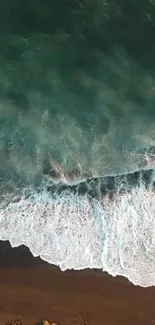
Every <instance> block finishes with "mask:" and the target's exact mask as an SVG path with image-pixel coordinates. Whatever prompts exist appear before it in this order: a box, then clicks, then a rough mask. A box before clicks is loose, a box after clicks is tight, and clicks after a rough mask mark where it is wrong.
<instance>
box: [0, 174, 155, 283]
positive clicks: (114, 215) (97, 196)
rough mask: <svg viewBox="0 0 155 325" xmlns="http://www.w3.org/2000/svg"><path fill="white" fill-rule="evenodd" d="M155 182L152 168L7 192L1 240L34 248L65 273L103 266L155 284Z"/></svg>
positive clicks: (0, 220) (0, 221)
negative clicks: (73, 182) (73, 183)
mask: <svg viewBox="0 0 155 325" xmlns="http://www.w3.org/2000/svg"><path fill="white" fill-rule="evenodd" d="M154 181H155V174H154V171H153V170H147V171H140V172H136V173H133V174H127V175H122V176H116V177H104V178H96V179H92V180H89V181H87V182H83V183H79V184H78V185H74V186H69V185H66V184H57V185H56V184H54V183H53V184H52V183H51V186H45V182H44V181H42V183H41V182H40V184H39V186H38V187H37V186H36V187H32V186H31V187H27V188H25V189H24V190H21V189H20V190H19V191H16V193H15V192H14V194H13V192H12V191H10V193H11V194H9V191H8V193H4V195H3V196H2V194H1V206H0V239H1V240H9V241H10V243H11V245H12V247H16V246H19V245H21V244H24V245H26V246H28V247H29V248H30V250H31V252H32V254H33V255H34V256H40V257H41V258H42V259H43V260H45V261H47V262H49V263H52V264H55V265H58V266H59V267H60V268H61V270H63V271H65V270H67V269H75V270H81V269H84V268H98V269H102V270H103V271H107V272H108V273H109V274H111V275H113V276H116V275H122V276H125V277H127V278H128V279H129V280H130V281H131V282H132V283H134V284H135V285H140V286H143V287H148V286H151V285H155V203H154V202H155V191H154ZM1 193H2V191H1Z"/></svg>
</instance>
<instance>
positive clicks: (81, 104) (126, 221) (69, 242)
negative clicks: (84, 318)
mask: <svg viewBox="0 0 155 325" xmlns="http://www.w3.org/2000/svg"><path fill="white" fill-rule="evenodd" d="M0 41H1V46H0V188H1V192H0V239H1V240H9V241H10V242H11V245H12V246H13V247H14V246H18V245H21V244H25V245H26V246H28V247H29V248H30V250H31V252H32V253H33V255H34V256H40V257H41V258H42V259H43V260H46V261H48V262H49V263H52V264H55V265H58V266H59V267H60V268H61V269H62V270H66V269H76V270H80V269H84V268H99V269H103V271H107V272H108V273H109V274H112V275H113V276H116V275H123V276H125V277H127V278H128V279H129V280H130V281H131V282H133V283H134V284H135V285H140V286H143V287H147V286H151V285H155V250H154V241H155V239H154V238H155V235H154V234H155V224H154V216H155V208H154V198H155V192H154V181H155V180H154V168H155V108H154V106H155V60H154V57H155V2H154V0H150V1H149V0H143V1H141V0H137V1H136V3H135V1H125V0H123V1H122V0H118V1H117V2H116V1H115V0H109V1H107V0H105V1H103V0H102V1H101V0H72V1H70V0H68V1H67V0H66V1H65V0H57V1H49V0H44V1H42V0H39V1H36V0H32V1H30V0H29V1H27V2H26V3H22V4H21V1H19V0H16V1H14V2H13V3H12V2H11V0H6V1H5V3H2V4H0Z"/></svg>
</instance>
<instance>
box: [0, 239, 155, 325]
mask: <svg viewBox="0 0 155 325" xmlns="http://www.w3.org/2000/svg"><path fill="white" fill-rule="evenodd" d="M0 264H1V266H0V325H4V324H5V323H6V321H8V320H15V319H19V320H21V321H22V324H23V325H34V324H35V322H36V321H37V320H39V319H49V320H50V321H51V322H55V323H58V324H62V325H63V324H64V325H71V324H72V325H88V324H89V325H130V324H131V325H149V324H154V323H155V308H154V305H155V303H154V301H155V288H154V287H152V288H147V289H144V288H140V287H136V286H134V285H132V284H131V283H129V282H128V281H127V280H126V279H124V278H121V277H116V278H113V277H111V276H109V275H107V274H104V273H102V272H100V271H97V270H94V271H90V270H84V271H78V272H75V271H67V272H61V271H60V270H59V269H58V268H57V267H54V266H52V265H49V264H47V263H44V262H43V261H41V260H40V258H34V257H33V256H32V255H31V253H30V252H29V250H28V249H27V248H26V247H24V246H21V247H18V248H14V249H12V248H11V246H10V245H9V243H8V242H0Z"/></svg>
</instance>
